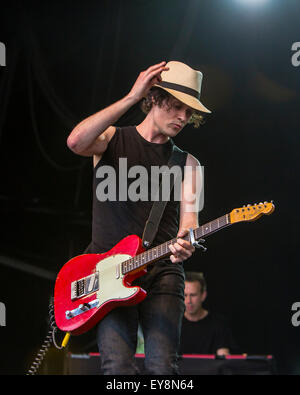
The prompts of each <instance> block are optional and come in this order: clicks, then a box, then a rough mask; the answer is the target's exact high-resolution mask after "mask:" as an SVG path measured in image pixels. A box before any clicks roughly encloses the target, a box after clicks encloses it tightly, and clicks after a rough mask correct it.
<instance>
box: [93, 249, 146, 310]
mask: <svg viewBox="0 0 300 395" xmlns="http://www.w3.org/2000/svg"><path fill="white" fill-rule="evenodd" d="M130 258H132V257H131V255H127V254H117V255H112V256H109V257H107V258H104V259H103V260H102V261H101V262H99V263H98V264H97V265H96V271H97V272H98V273H99V291H97V298H98V299H99V302H100V304H99V307H100V306H101V305H102V304H104V303H105V302H107V301H109V300H111V299H126V298H129V297H131V296H132V295H134V294H135V293H137V292H138V290H139V288H138V287H132V288H127V287H124V285H123V278H124V275H122V272H121V263H122V262H124V261H126V260H127V259H130ZM118 265H119V270H117V266H118ZM118 274H119V275H118Z"/></svg>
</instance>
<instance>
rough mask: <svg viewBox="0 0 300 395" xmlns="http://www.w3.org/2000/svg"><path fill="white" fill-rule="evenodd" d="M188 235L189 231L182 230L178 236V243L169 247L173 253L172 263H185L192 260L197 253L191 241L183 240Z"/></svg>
mask: <svg viewBox="0 0 300 395" xmlns="http://www.w3.org/2000/svg"><path fill="white" fill-rule="evenodd" d="M188 233H189V230H188V229H181V230H180V231H179V232H178V234H177V237H178V239H177V241H176V243H174V244H170V245H169V248H170V251H171V252H172V255H170V261H171V262H173V263H178V262H182V261H185V260H186V259H188V258H190V257H191V256H192V254H193V252H194V251H195V247H194V246H192V244H191V243H190V242H189V241H187V240H184V239H182V238H181V237H184V236H185V235H187V234H188Z"/></svg>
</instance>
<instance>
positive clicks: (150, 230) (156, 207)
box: [142, 143, 187, 248]
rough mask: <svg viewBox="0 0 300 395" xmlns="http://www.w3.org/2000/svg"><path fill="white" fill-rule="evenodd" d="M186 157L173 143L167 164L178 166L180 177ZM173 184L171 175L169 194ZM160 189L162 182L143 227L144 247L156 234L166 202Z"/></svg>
mask: <svg viewBox="0 0 300 395" xmlns="http://www.w3.org/2000/svg"><path fill="white" fill-rule="evenodd" d="M186 158H187V152H185V151H182V150H181V149H180V148H178V147H177V146H176V145H175V144H174V143H173V150H172V154H171V157H170V159H169V162H168V164H167V166H168V167H169V168H171V167H172V166H175V165H177V166H180V167H181V170H182V177H184V165H185V162H186ZM180 176H181V174H180V173H179V174H177V177H180ZM176 180H177V178H176ZM174 184H175V177H171V178H170V194H171V191H172V189H173V187H174ZM161 190H162V184H160V186H159V190H158V193H159V199H156V200H155V202H154V203H153V206H152V208H151V211H150V215H149V218H148V220H147V222H146V225H145V228H144V232H143V237H142V241H143V247H145V248H149V247H150V246H151V244H152V242H153V240H154V238H155V236H156V233H157V231H158V226H159V223H160V221H161V218H162V215H163V212H164V210H165V207H166V205H167V203H168V200H166V199H165V200H162V199H161V195H162V194H161Z"/></svg>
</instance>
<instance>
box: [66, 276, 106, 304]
mask: <svg viewBox="0 0 300 395" xmlns="http://www.w3.org/2000/svg"><path fill="white" fill-rule="evenodd" d="M98 289H99V273H98V272H96V273H93V274H91V275H89V276H87V277H83V278H81V279H80V280H76V281H73V282H72V283H71V300H75V299H78V298H81V297H83V296H86V295H89V294H91V293H92V292H95V291H98Z"/></svg>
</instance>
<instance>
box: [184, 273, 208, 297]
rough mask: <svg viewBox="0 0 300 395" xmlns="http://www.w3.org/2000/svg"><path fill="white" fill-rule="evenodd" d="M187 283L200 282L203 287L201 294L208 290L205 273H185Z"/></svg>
mask: <svg viewBox="0 0 300 395" xmlns="http://www.w3.org/2000/svg"><path fill="white" fill-rule="evenodd" d="M185 281H187V282H189V283H193V282H195V281H198V282H199V284H200V286H201V293H203V292H204V291H206V290H207V285H206V281H205V278H204V275H203V273H200V272H185Z"/></svg>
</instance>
